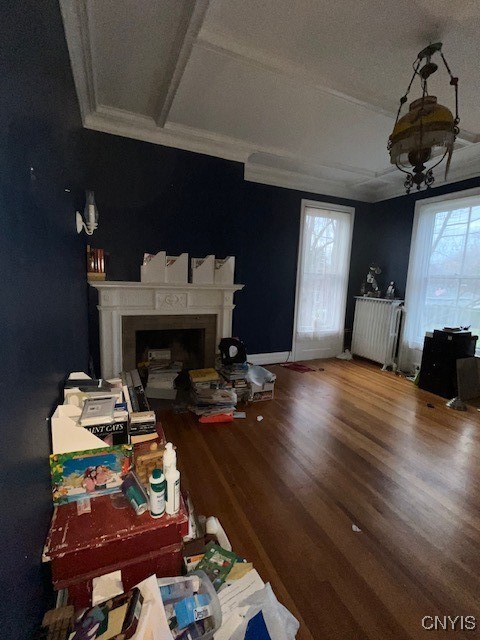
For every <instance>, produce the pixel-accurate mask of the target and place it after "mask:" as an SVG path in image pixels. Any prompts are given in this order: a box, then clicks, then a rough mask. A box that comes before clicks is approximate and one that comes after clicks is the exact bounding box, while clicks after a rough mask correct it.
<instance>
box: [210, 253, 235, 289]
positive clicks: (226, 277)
mask: <svg viewBox="0 0 480 640" xmlns="http://www.w3.org/2000/svg"><path fill="white" fill-rule="evenodd" d="M234 275H235V257H234V256H229V257H228V258H224V259H223V260H218V259H217V260H215V275H214V282H215V284H233V282H234Z"/></svg>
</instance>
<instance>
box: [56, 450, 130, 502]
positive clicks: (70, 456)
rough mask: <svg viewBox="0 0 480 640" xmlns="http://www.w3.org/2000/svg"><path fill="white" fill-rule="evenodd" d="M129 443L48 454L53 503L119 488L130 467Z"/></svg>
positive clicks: (78, 498)
mask: <svg viewBox="0 0 480 640" xmlns="http://www.w3.org/2000/svg"><path fill="white" fill-rule="evenodd" d="M132 449H133V447H132V445H130V444H122V445H117V446H113V447H105V449H90V450H87V451H76V452H71V453H56V454H52V455H51V456H50V471H51V474H52V496H53V502H54V504H66V503H67V502H75V501H76V500H80V499H81V498H95V497H97V496H103V495H105V494H107V493H115V492H118V491H121V488H120V485H121V484H122V481H123V478H124V476H125V475H126V474H127V473H128V472H129V471H130V469H131V467H132Z"/></svg>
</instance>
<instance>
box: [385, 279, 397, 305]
mask: <svg viewBox="0 0 480 640" xmlns="http://www.w3.org/2000/svg"><path fill="white" fill-rule="evenodd" d="M396 295H397V292H396V291H395V282H393V280H392V282H390V284H389V285H388V287H387V291H386V293H385V298H388V299H389V300H395V298H396Z"/></svg>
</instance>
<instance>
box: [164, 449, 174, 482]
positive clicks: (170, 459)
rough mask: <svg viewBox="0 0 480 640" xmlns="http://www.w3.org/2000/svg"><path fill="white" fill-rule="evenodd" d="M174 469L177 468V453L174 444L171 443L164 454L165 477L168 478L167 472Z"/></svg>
mask: <svg viewBox="0 0 480 640" xmlns="http://www.w3.org/2000/svg"><path fill="white" fill-rule="evenodd" d="M170 467H173V468H174V469H176V468H177V453H176V451H175V449H174V448H173V444H172V443H171V442H167V444H166V445H165V451H164V452H163V473H164V474H165V477H166V476H167V471H168V470H169V469H170Z"/></svg>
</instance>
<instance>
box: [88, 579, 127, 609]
mask: <svg viewBox="0 0 480 640" xmlns="http://www.w3.org/2000/svg"><path fill="white" fill-rule="evenodd" d="M92 586H93V591H92V606H95V605H96V604H100V602H105V600H108V599H109V598H114V597H115V596H119V595H120V594H121V593H123V583H122V572H121V571H112V572H111V573H106V574H105V575H103V576H100V577H98V578H94V579H93V580H92Z"/></svg>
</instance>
